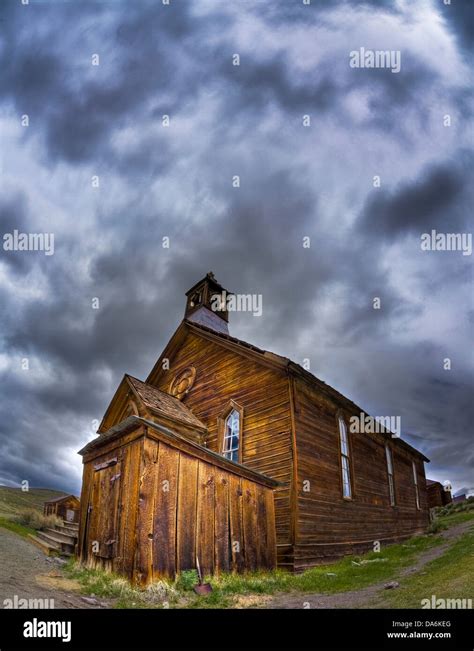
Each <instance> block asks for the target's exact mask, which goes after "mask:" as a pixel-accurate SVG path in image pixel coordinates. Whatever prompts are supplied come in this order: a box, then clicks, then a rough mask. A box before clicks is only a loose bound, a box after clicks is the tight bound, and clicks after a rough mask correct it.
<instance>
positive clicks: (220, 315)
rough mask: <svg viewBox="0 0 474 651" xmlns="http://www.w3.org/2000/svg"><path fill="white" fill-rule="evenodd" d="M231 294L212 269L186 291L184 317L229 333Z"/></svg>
mask: <svg viewBox="0 0 474 651" xmlns="http://www.w3.org/2000/svg"><path fill="white" fill-rule="evenodd" d="M228 296H231V294H230V292H228V291H227V290H226V289H224V287H222V285H220V284H219V283H218V282H217V280H216V278H215V276H214V274H213V273H212V271H209V273H207V274H206V275H205V276H204V278H202V279H201V280H200V281H199V282H197V283H196V284H195V285H193V286H192V287H191V289H189V290H188V291H187V292H186V297H187V301H186V310H185V313H184V318H185V319H187V320H188V321H191V322H194V323H199V324H200V325H204V326H206V327H208V328H212V329H213V330H217V331H218V332H223V333H225V334H229V326H228V321H229V313H228V311H227V297H228Z"/></svg>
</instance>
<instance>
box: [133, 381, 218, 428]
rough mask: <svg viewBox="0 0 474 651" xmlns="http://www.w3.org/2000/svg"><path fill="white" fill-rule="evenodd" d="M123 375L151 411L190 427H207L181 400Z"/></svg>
mask: <svg viewBox="0 0 474 651" xmlns="http://www.w3.org/2000/svg"><path fill="white" fill-rule="evenodd" d="M125 377H126V378H127V380H128V381H129V382H130V384H131V386H132V387H133V389H134V390H135V392H136V394H137V395H138V397H139V398H140V399H141V400H142V402H143V404H144V405H145V406H146V407H148V408H149V409H151V410H152V411H154V412H156V413H159V414H162V415H163V416H167V417H168V418H171V419H172V420H176V421H181V422H182V423H185V424H187V425H190V426H192V427H198V428H199V429H203V430H205V429H207V428H206V426H205V425H204V423H203V422H202V421H200V420H199V418H197V417H196V416H195V415H194V414H193V412H192V411H191V410H190V409H189V408H188V407H186V405H184V404H183V403H182V402H181V400H178V398H175V397H174V396H172V395H170V394H169V393H165V392H164V391H161V390H160V389H157V388H156V387H154V386H153V385H151V384H147V383H146V382H142V381H141V380H137V378H135V377H132V376H131V375H125Z"/></svg>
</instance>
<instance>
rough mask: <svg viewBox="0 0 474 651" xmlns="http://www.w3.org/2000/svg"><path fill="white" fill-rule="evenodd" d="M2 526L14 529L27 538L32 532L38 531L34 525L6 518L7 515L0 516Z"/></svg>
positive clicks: (0, 525) (14, 531) (10, 529)
mask: <svg viewBox="0 0 474 651" xmlns="http://www.w3.org/2000/svg"><path fill="white" fill-rule="evenodd" d="M0 527H3V528H4V529H8V530H9V531H13V533H16V534H18V535H19V536H23V538H26V537H27V536H28V534H30V533H32V534H35V533H36V531H35V530H34V529H33V528H32V527H26V526H25V525H23V524H20V523H18V522H15V521H14V520H12V519H10V518H5V517H0Z"/></svg>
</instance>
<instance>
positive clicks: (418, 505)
mask: <svg viewBox="0 0 474 651" xmlns="http://www.w3.org/2000/svg"><path fill="white" fill-rule="evenodd" d="M411 466H412V468H413V483H414V484H415V498H416V508H417V509H419V508H420V493H419V492H418V475H417V474H416V465H415V462H414V461H412V462H411Z"/></svg>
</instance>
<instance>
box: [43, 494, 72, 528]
mask: <svg viewBox="0 0 474 651" xmlns="http://www.w3.org/2000/svg"><path fill="white" fill-rule="evenodd" d="M79 508H80V502H79V500H78V498H77V497H76V496H75V495H64V496H63V497H56V498H55V499H53V500H48V501H47V502H45V503H44V514H45V515H56V516H57V517H58V518H61V519H62V520H65V521H66V522H79Z"/></svg>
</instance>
